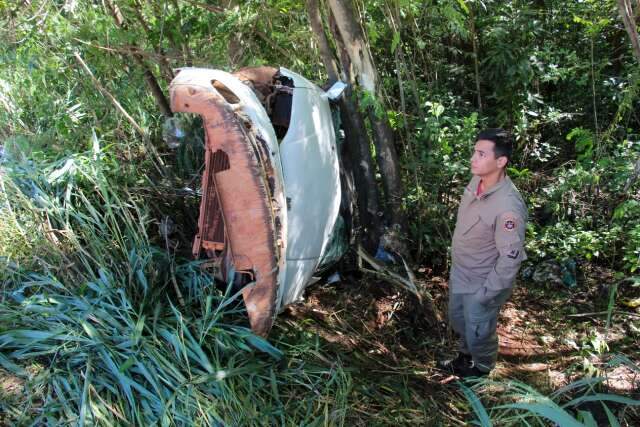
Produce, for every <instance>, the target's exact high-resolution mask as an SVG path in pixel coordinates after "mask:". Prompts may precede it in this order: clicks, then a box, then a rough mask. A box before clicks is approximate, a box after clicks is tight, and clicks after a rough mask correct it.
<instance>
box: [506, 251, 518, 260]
mask: <svg viewBox="0 0 640 427" xmlns="http://www.w3.org/2000/svg"><path fill="white" fill-rule="evenodd" d="M518 255H520V251H519V250H517V249H514V250H512V251H510V252H509V253H508V254H507V258H511V259H516V258H518Z"/></svg>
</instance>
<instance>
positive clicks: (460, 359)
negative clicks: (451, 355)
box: [436, 353, 471, 375]
mask: <svg viewBox="0 0 640 427" xmlns="http://www.w3.org/2000/svg"><path fill="white" fill-rule="evenodd" d="M436 366H437V367H438V369H442V370H443V371H447V372H449V373H450V374H456V375H460V373H461V372H462V371H463V370H464V369H465V368H467V369H469V368H470V367H471V355H470V354H465V353H458V355H457V356H456V358H455V359H447V360H438V362H437V363H436Z"/></svg>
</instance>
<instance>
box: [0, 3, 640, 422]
mask: <svg viewBox="0 0 640 427" xmlns="http://www.w3.org/2000/svg"><path fill="white" fill-rule="evenodd" d="M354 4H355V6H356V9H357V11H358V14H359V19H360V22H361V24H362V27H363V28H364V31H365V35H366V37H367V40H368V43H369V45H370V48H371V50H372V53H373V57H374V61H375V66H376V68H377V71H378V73H379V77H380V81H381V93H382V99H377V100H376V99H372V97H371V95H370V94H367V93H364V92H361V91H359V92H356V93H355V95H354V96H355V97H358V99H359V101H360V104H361V105H363V106H365V107H366V106H367V105H368V103H375V104H376V106H377V107H380V106H383V107H380V108H384V109H385V110H384V111H382V114H386V115H387V117H388V118H389V121H390V123H391V125H392V127H393V130H394V134H395V138H396V148H397V150H398V152H399V154H400V162H401V170H402V180H403V185H404V190H405V196H404V199H403V206H404V208H405V211H406V212H408V213H410V215H409V218H410V221H409V235H408V236H407V240H408V247H409V249H410V251H411V253H412V256H413V259H414V260H415V264H416V267H418V268H421V269H423V270H424V269H425V268H426V269H427V270H428V271H430V272H432V274H434V275H446V271H447V268H448V265H447V263H448V261H447V259H448V248H449V243H450V236H451V233H452V226H453V218H454V215H455V212H456V208H457V201H458V198H459V195H460V193H461V190H462V188H463V185H464V184H465V183H466V181H467V180H468V178H469V167H468V159H469V156H470V154H471V148H472V144H473V141H474V137H475V134H476V133H477V131H478V130H479V129H481V128H483V127H489V126H491V127H493V126H501V127H505V128H507V129H509V130H511V131H512V132H513V133H514V135H515V137H516V141H517V148H516V156H515V159H514V161H513V164H512V165H511V167H510V169H509V174H510V176H511V177H512V179H514V181H515V182H516V185H517V186H518V187H519V188H520V189H521V192H522V193H523V196H524V197H525V200H526V201H527V203H528V206H529V213H530V221H529V224H528V229H527V252H528V255H529V260H528V262H527V263H528V264H527V266H526V267H527V268H526V269H525V273H526V272H528V274H529V276H528V277H529V279H527V280H529V281H533V282H535V279H536V278H538V285H537V286H536V288H537V289H538V291H540V290H541V292H543V294H542V297H543V298H544V297H545V295H558V294H561V295H564V294H563V293H567V294H572V293H576V292H578V291H579V292H587V294H588V295H589V297H590V298H597V299H598V301H594V304H595V306H596V308H597V309H598V310H603V309H604V310H606V311H608V317H607V328H608V327H609V326H610V321H611V316H612V313H613V311H614V309H615V307H622V310H626V311H627V312H630V313H632V314H633V313H636V315H635V316H636V317H630V318H627V321H628V322H629V324H630V325H631V326H633V328H631V329H627V330H626V332H625V333H628V336H627V339H628V340H631V341H627V344H629V343H630V342H631V343H636V344H637V339H638V328H637V326H634V325H637V322H638V316H637V310H636V307H637V306H638V305H640V303H637V304H636V302H637V301H638V290H637V286H638V283H639V282H640V280H639V279H638V277H637V276H636V272H637V270H638V268H640V193H639V191H638V190H639V188H640V183H639V182H638V179H637V178H638V175H639V174H640V163H637V162H638V159H639V158H640V115H639V113H638V111H640V108H639V107H640V99H639V96H638V95H639V93H638V92H639V89H640V63H639V62H638V60H636V58H634V56H633V51H632V48H631V44H630V42H629V38H628V36H627V33H626V32H625V28H624V26H623V23H622V20H621V19H620V16H619V10H618V6H617V2H615V1H612V0H583V1H579V2H575V1H560V0H537V1H525V0H485V1H471V0H469V1H464V0H457V1H446V0H441V1H437V0H428V1H414V0H372V1H366V2H363V1H356V2H355V3H354ZM322 10H323V13H325V12H326V8H324V7H323V8H322ZM635 13H636V15H635V20H636V22H638V16H639V15H638V14H639V13H640V5H637V7H636V9H635ZM0 23H1V25H0V64H1V66H0V149H1V150H2V151H0V184H1V185H2V188H0V191H1V192H2V193H1V194H0V268H1V269H2V271H1V272H0V279H2V283H3V288H2V295H1V296H0V304H1V305H0V366H2V368H3V370H4V372H7V373H11V375H15V376H16V378H23V379H24V380H23V381H26V382H24V383H21V384H23V385H24V387H26V388H25V390H26V392H25V393H24V394H23V395H22V396H19V397H16V396H13V397H12V395H10V394H4V395H2V397H3V401H2V402H0V409H3V410H4V411H5V413H6V414H7V415H0V421H1V422H6V423H13V422H15V421H16V420H18V421H19V422H21V423H30V422H32V421H34V420H35V422H36V423H38V422H43V423H46V422H47V421H49V422H52V421H53V420H59V421H62V422H65V423H66V422H69V423H72V422H73V423H76V422H80V423H84V422H85V421H86V422H87V423H91V424H93V423H94V422H97V421H100V422H103V423H106V424H108V423H118V422H123V421H124V420H128V421H131V422H133V423H140V424H148V423H150V422H156V421H158V422H161V423H163V424H172V423H177V424H183V423H184V424H189V423H191V422H193V420H198V421H197V422H198V423H202V424H220V423H225V424H226V423H230V424H244V422H245V421H246V420H248V419H251V420H252V422H254V423H256V424H263V423H264V424H272V423H282V424H285V423H286V424H289V423H291V424H298V423H303V422H308V421H309V420H311V419H313V420H316V421H317V420H320V421H319V422H318V424H319V423H321V422H325V423H340V422H345V419H346V420H349V419H351V420H354V419H357V420H359V421H360V422H362V423H367V421H366V420H367V419H368V415H367V413H366V412H367V410H366V409H365V410H361V412H362V413H361V412H354V408H355V407H356V406H357V405H356V404H355V403H354V401H353V400H351V399H353V396H354V393H355V392H354V390H359V389H358V387H359V385H357V384H356V385H354V382H355V383H357V379H356V378H354V377H352V376H351V375H350V373H349V366H345V364H343V362H342V361H341V360H340V358H339V357H337V358H335V359H333V360H331V361H327V360H326V356H323V353H322V349H321V348H320V347H319V344H318V341H317V337H315V338H314V337H313V336H312V335H311V334H307V333H306V332H302V330H304V327H301V329H300V330H298V329H295V328H294V329H295V330H296V332H295V333H294V332H291V330H288V331H280V332H278V333H277V334H276V338H275V340H276V341H277V342H276V347H278V348H279V349H276V348H275V347H273V346H272V345H271V344H269V343H268V342H266V341H264V340H262V339H260V338H257V337H255V336H253V335H252V334H251V333H250V332H249V331H248V330H247V329H246V328H244V327H243V326H242V324H241V320H239V319H238V318H239V317H241V316H234V314H235V312H237V311H238V310H240V309H241V308H240V307H237V304H236V299H234V298H231V297H232V296H231V295H226V296H225V295H222V294H221V293H220V291H218V290H217V289H216V288H215V287H213V286H211V283H210V279H209V278H208V276H207V275H206V274H204V273H203V272H201V271H200V269H199V268H198V266H197V264H195V263H194V262H192V261H190V260H189V259H188V257H189V241H190V239H191V236H192V235H193V234H194V230H195V224H196V219H197V206H198V199H197V197H196V192H197V188H198V185H199V182H198V176H199V173H200V172H201V166H202V165H201V162H202V154H201V150H202V137H201V136H200V135H199V134H198V133H197V132H195V131H194V133H193V134H189V135H188V136H187V137H186V138H184V140H183V142H182V144H181V145H180V146H179V147H178V148H172V147H170V146H169V145H168V144H167V142H166V137H165V138H163V123H165V121H166V119H167V117H166V116H167V113H166V111H165V112H163V110H162V108H161V107H160V105H159V103H158V98H157V97H155V98H154V96H153V93H152V86H151V82H153V81H155V82H156V83H157V84H158V85H159V87H160V88H161V89H162V91H164V94H165V95H166V93H167V85H168V83H169V81H170V79H171V76H172V69H173V68H179V67H181V66H185V65H189V66H205V67H209V68H220V69H224V70H229V71H232V70H235V69H237V68H239V67H241V66H250V65H261V64H270V65H281V66H284V67H287V68H290V69H292V70H295V71H296V72H298V73H300V74H303V75H305V76H307V77H308V78H309V79H311V80H313V81H315V82H316V83H317V84H319V85H322V84H324V83H325V82H326V80H327V78H326V71H325V69H324V66H323V64H322V62H321V61H320V59H319V55H318V50H317V46H316V44H315V41H314V38H313V37H312V32H311V30H310V28H309V23H308V18H307V12H306V8H305V3H304V2H302V1H291V0H249V1H242V2H240V1H234V0H221V1H218V2H214V1H207V0H202V1H192V0H164V1H147V0H118V1H115V0H112V1H88V0H66V1H63V0H59V1H29V0H26V1H7V0H0ZM83 63H84V64H86V66H87V67H88V68H89V69H90V71H91V73H92V74H93V76H94V78H93V79H92V77H91V76H90V75H89V73H88V72H87V69H85V68H84V67H83V66H82V64H83ZM100 87H101V88H102V89H99V88H100ZM105 92H108V93H109V94H110V95H111V96H112V97H113V98H114V99H115V100H117V102H118V103H119V104H120V105H121V108H122V110H124V111H126V112H127V113H128V115H129V116H130V119H127V118H126V117H125V116H124V115H123V114H122V111H118V109H116V108H115V107H114V103H113V102H112V101H111V100H109V99H108V97H106V96H105ZM194 129H197V126H195V127H194ZM165 136H166V134H165ZM378 178H379V179H380V176H379V175H378ZM380 185H381V184H380ZM541 269H547V270H549V269H550V270H551V272H550V273H549V274H547V275H546V276H545V275H544V274H542V273H541ZM549 278H551V279H549ZM558 278H559V280H555V279H558ZM556 282H557V283H556ZM176 289H178V291H177V293H181V294H182V295H181V296H180V298H183V299H184V300H186V304H178V295H177V293H176V291H175V290H176ZM544 292H546V294H545V293H544ZM167 293H168V294H169V298H167V296H166V295H167ZM229 298H231V299H229ZM236 298H237V296H236ZM622 301H624V302H625V304H626V305H620V304H621V302H622ZM634 322H635V323H634ZM594 328H595V326H594ZM594 331H595V329H594ZM594 331H591V332H589V333H588V334H587V335H589V336H596V335H597V334H596V332H594ZM634 331H635V332H634ZM598 336H599V335H598ZM314 340H315V341H314ZM588 342H591V341H588ZM599 345H600V344H597V345H592V347H593V349H594V352H595V353H598V354H601V353H606V351H605V350H604V348H603V347H598V346H599ZM605 346H606V343H605ZM628 348H633V345H630V347H628ZM635 348H636V350H635V352H636V354H628V352H627V355H626V357H625V360H627V361H629V362H630V363H631V366H634V369H636V370H637V369H638V368H637V367H636V365H634V363H637V358H638V354H637V347H635ZM283 352H284V353H283ZM332 357H333V356H332ZM327 362H329V363H327ZM346 365H348V363H347V364H346ZM585 369H586V368H585ZM587 371H588V370H587ZM592 373H593V372H592ZM585 384H591V383H588V382H587V383H585ZM583 385H584V384H583ZM363 387H364V386H363ZM523 390H524V391H523ZM580 390H583V389H582V388H581V389H580ZM589 390H591V389H589ZM516 391H518V392H522V393H525V392H527V393H528V392H529V391H526V390H525V389H524V388H523V389H517V390H516ZM574 391H575V390H574ZM465 392H469V393H471V395H472V397H473V396H474V395H473V393H472V392H471V391H470V390H468V389H465ZM362 393H363V394H362V396H365V397H362V396H361V398H362V399H365V398H368V399H372V400H375V401H376V402H378V403H376V404H377V405H382V406H375V405H374V406H375V407H376V408H377V409H376V411H381V412H384V411H385V410H386V409H384V408H385V406H384V405H383V404H380V403H379V402H386V400H384V399H383V398H380V399H379V400H376V399H378V398H377V397H376V398H375V399H374V398H373V397H371V396H372V395H368V394H367V392H362ZM452 393H454V392H452ZM563 393H564V392H563ZM563 393H560V394H559V395H557V396H555V397H559V396H562V395H563ZM301 395H304V396H306V398H305V399H299V396H301ZM356 395H357V393H356ZM367 396H368V397H367ZM468 396H469V394H467V397H468ZM543 397H544V396H543ZM403 399H404V398H403ZM406 399H407V400H406V401H405V400H403V402H402V405H404V406H405V407H411V403H408V402H411V397H410V396H407V398H406ZM451 399H452V402H457V403H451V405H453V406H456V405H457V406H459V407H465V408H466V409H465V410H463V411H462V415H460V412H459V411H453V412H452V413H454V416H453V418H452V419H453V421H451V419H450V422H451V423H455V422H456V421H455V420H456V419H458V420H459V418H455V417H462V418H464V416H465V415H464V413H465V412H464V411H469V408H470V407H468V406H465V405H466V403H464V402H465V400H464V399H463V397H462V395H457V397H452V398H451ZM455 399H457V400H455ZM470 401H471V402H475V401H474V400H473V399H471V400H470ZM421 402H422V403H421V404H420V405H422V406H420V405H418V406H420V410H419V411H418V412H415V413H413V412H412V413H411V415H410V416H409V415H407V414H408V413H404V414H403V413H399V414H397V413H393V412H390V413H388V414H387V413H386V412H384V413H385V414H387V415H388V418H381V419H377V422H379V423H383V424H384V423H386V422H411V421H413V422H421V421H422V422H425V420H430V419H432V418H429V417H430V415H428V414H429V413H431V411H432V409H429V408H433V407H430V406H428V405H431V403H429V401H428V400H426V401H421ZM617 404H619V405H623V404H624V405H627V404H631V405H632V407H633V405H634V404H633V403H630V402H627V401H624V402H620V401H618V402H617ZM434 405H435V404H434ZM472 406H473V405H472ZM620 407H622V406H620ZM558 409H560V407H558ZM563 410H564V409H563ZM608 410H609V409H607V411H608ZM0 412H1V411H0ZM495 414H496V412H493V413H492V416H498V415H500V414H502V413H498V415H495ZM616 414H617V415H620V414H619V413H616ZM370 415H371V414H369V416H370ZM503 415H504V414H503ZM507 415H508V414H507ZM507 415H505V417H506V418H504V419H502V421H503V422H505V423H508V422H516V423H517V422H518V421H517V420H516V421H514V420H512V419H510V418H508V417H507ZM572 415H573V413H572ZM607 415H608V414H607ZM385 416H386V415H385ZM500 416H502V415H500ZM543 416H544V415H543ZM612 416H613V415H612ZM625 416H626V415H625V413H622V415H620V419H621V420H624V417H625ZM3 417H5V418H3ZM412 417H414V418H412ZM481 419H482V417H481ZM363 420H364V421H363ZM556 422H558V421H557V420H556ZM576 422H577V421H576ZM582 422H585V423H587V421H584V419H583V420H582ZM623 422H624V421H623ZM560 424H562V423H560Z"/></svg>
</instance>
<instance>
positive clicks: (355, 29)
mask: <svg viewBox="0 0 640 427" xmlns="http://www.w3.org/2000/svg"><path fill="white" fill-rule="evenodd" d="M328 3H329V7H330V9H331V13H332V15H333V17H334V18H335V22H336V25H337V27H338V31H339V35H338V34H337V35H336V39H341V40H342V46H343V49H344V50H345V52H346V54H347V55H348V57H349V60H350V64H351V65H352V66H353V68H354V73H355V75H356V76H355V77H356V80H357V81H358V83H359V84H360V85H361V86H362V87H363V88H364V89H365V90H366V91H368V92H369V93H370V94H371V95H372V96H374V97H376V95H377V94H378V90H377V86H376V81H377V77H376V70H375V67H374V65H373V58H372V56H371V50H370V49H369V46H368V45H367V43H366V42H365V39H364V34H363V33H362V29H361V28H360V24H359V22H358V21H357V20H356V16H355V13H354V10H353V4H352V3H351V0H328ZM343 66H344V65H343ZM376 99H378V102H381V99H382V97H380V96H378V97H376ZM368 116H369V121H370V122H371V128H372V130H373V134H374V143H375V146H376V152H377V154H378V155H377V159H376V160H377V162H378V168H379V169H380V173H381V175H382V182H383V187H384V191H385V196H386V199H387V200H386V201H387V206H386V208H387V209H386V213H387V218H388V219H389V220H390V221H391V225H392V227H393V228H399V229H400V232H401V234H406V231H407V227H406V221H405V217H404V215H403V211H402V196H403V190H402V179H401V176H400V168H399V161H398V154H397V152H396V149H395V145H394V142H395V141H394V135H393V131H392V129H391V126H390V125H389V120H388V118H387V116H386V114H383V115H382V116H379V115H377V114H376V113H375V111H374V109H373V107H370V108H369V111H368Z"/></svg>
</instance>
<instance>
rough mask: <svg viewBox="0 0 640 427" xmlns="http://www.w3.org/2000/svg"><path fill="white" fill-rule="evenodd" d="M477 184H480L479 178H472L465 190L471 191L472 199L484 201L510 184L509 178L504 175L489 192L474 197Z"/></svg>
mask: <svg viewBox="0 0 640 427" xmlns="http://www.w3.org/2000/svg"><path fill="white" fill-rule="evenodd" d="M479 183H480V177H478V176H474V177H473V178H471V182H470V183H469V186H468V187H467V188H468V189H469V190H470V191H471V194H472V195H473V198H474V199H486V198H487V197H489V196H490V195H492V194H493V193H495V192H496V191H498V190H500V189H502V188H505V187H506V186H507V185H509V184H511V178H509V177H508V176H507V175H505V176H504V178H502V179H501V180H500V181H498V182H497V183H496V185H494V186H493V187H491V188H490V189H489V190H487V191H485V192H484V193H482V194H481V195H480V196H476V191H477V190H478V184H479Z"/></svg>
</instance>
